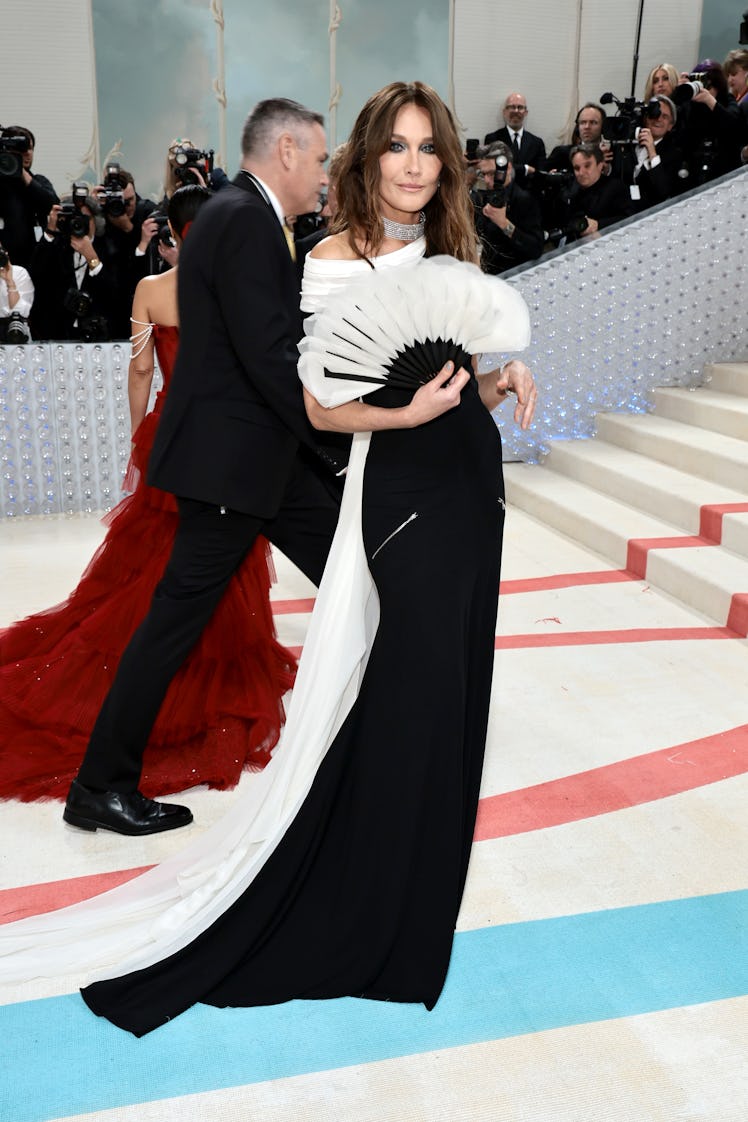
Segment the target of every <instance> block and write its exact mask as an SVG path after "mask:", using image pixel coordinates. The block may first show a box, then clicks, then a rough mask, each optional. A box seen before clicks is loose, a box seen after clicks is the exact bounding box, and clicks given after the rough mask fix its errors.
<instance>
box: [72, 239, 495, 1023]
mask: <svg viewBox="0 0 748 1122" xmlns="http://www.w3.org/2000/svg"><path fill="white" fill-rule="evenodd" d="M400 252H403V253H404V254H407V255H408V256H410V255H411V253H412V249H411V247H407V248H406V250H405V251H400ZM388 257H390V258H394V257H396V255H395V254H393V255H388ZM380 260H381V259H380ZM314 263H315V262H314V261H313V262H312V265H314ZM392 263H393V264H394V262H392ZM318 264H321V265H323V266H325V265H329V264H330V263H328V262H322V263H320V262H318ZM334 264H336V265H340V264H341V263H339V262H336V263H334ZM345 264H346V265H349V264H350V265H351V266H354V265H355V266H358V265H359V264H360V263H358V262H354V263H348V262H346V263H345ZM387 264H390V261H388V262H387ZM364 268H368V266H366V265H365V264H364ZM368 400H370V401H371V403H372V404H377V405H382V406H395V405H402V404H404V403H405V402H406V401H407V396H405V397H404V396H403V393H402V391H393V390H391V389H389V388H386V389H383V390H379V391H377V392H375V393H374V394H373V395H371V396H370V398H369V399H368ZM503 514H504V503H503V482H502V471H501V443H500V437H499V434H498V431H497V429H496V425H495V423H494V421H493V420H492V418H491V416H490V415H489V413H488V412H487V411H486V409H485V408H484V406H483V405H482V403H481V401H480V398H479V395H478V392H477V384H476V382H475V380H471V382H470V383H469V384H468V385H467V386H466V388H465V389H464V390H463V393H462V400H461V403H460V405H459V406H458V407H457V408H456V409H454V410H452V411H451V412H449V413H447V414H445V415H444V416H442V417H440V418H438V419H437V420H435V421H432V422H431V423H429V424H427V425H423V426H422V427H420V428H417V429H411V430H393V431H387V432H378V433H374V434H373V435H372V438H371V443H370V447H369V451H368V458H367V460H366V466H365V475H364V482H363V502H362V531H363V541H364V545H365V549H366V557H367V561H368V565H369V569H370V572H371V574H372V577H373V579H374V582H375V585H376V589H377V592H378V595H379V600H380V610H381V617H380V623H379V628H378V630H377V632H376V637H375V639H374V643H373V646H372V648H371V652H370V655H369V660H368V663H367V666H366V672H365V675H364V677H363V681H362V683H361V687H360V690H359V693H358V696H357V699H356V701H355V703H354V705H353V708H352V709H351V711H350V712H349V714H348V716H347V718H346V719H345V721H344V723H343V725H342V727H341V728H340V731H339V732H338V734H337V735H336V736H335V738H334V740H333V742H332V745H331V746H330V748H329V750H328V751H327V754H326V755H325V757H324V759H323V760H322V763H321V764H320V766H319V769H318V770H317V772H316V775H315V778H314V780H313V782H312V786H311V789H310V790H309V793H308V795H307V796H306V798H305V799H304V801H303V802H302V804H301V807H300V809H299V811H298V813H297V814H296V816H295V817H294V818H293V821H292V822H291V824H290V826H289V827H288V829H287V830H286V832H285V833H284V834H283V836H282V837H281V839H280V841H279V843H278V844H277V847H276V848H275V850H274V852H272V854H271V855H270V857H269V858H268V860H267V861H266V863H265V864H264V866H263V867H262V868H261V870H260V872H259V873H258V874H257V876H256V877H255V879H254V880H253V881H252V883H251V884H250V885H249V886H248V887H247V888H246V889H245V891H244V892H243V894H242V895H241V896H240V897H239V898H238V899H237V900H236V901H235V902H234V903H233V904H231V905H230V906H229V907H228V909H227V910H226V911H225V912H224V913H223V914H222V915H221V916H220V917H219V918H218V919H216V920H215V922H213V923H212V924H211V925H210V926H209V927H207V929H206V930H204V931H203V932H202V934H200V935H198V936H197V937H196V938H195V939H194V940H193V941H192V942H190V943H189V944H188V945H187V946H186V947H184V948H183V949H181V950H179V951H177V952H176V953H174V954H172V955H170V956H169V957H166V958H164V959H162V960H161V961H159V962H157V963H156V964H155V965H152V966H148V967H146V968H144V969H140V970H136V971H135V972H133V973H129V974H126V975H124V976H123V977H119V978H114V979H110V980H106V981H101V982H95V983H94V984H92V985H90V986H88V987H87V988H86V989H84V990H83V996H84V998H85V1000H86V1002H87V1003H88V1005H89V1006H90V1008H91V1009H92V1010H93V1011H94V1012H96V1013H98V1014H100V1015H102V1016H105V1017H107V1018H109V1020H111V1021H112V1022H113V1023H114V1024H116V1025H119V1026H121V1027H123V1028H126V1029H128V1030H130V1031H131V1032H133V1033H135V1034H136V1035H138V1036H139V1035H142V1034H144V1033H147V1032H149V1031H150V1030H152V1029H154V1028H156V1027H157V1026H159V1025H161V1024H163V1023H164V1022H165V1021H167V1020H168V1019H170V1018H173V1017H174V1016H175V1015H177V1014H178V1013H180V1012H182V1011H183V1010H185V1009H187V1008H188V1007H189V1006H190V1005H192V1004H194V1003H196V1002H203V1003H206V1004H209V1005H214V1006H249V1005H261V1004H271V1003H276V1002H281V1001H286V1000H289V999H291V998H328V997H339V996H360V997H369V998H379V999H387V1000H393V1001H404V1002H423V1003H424V1004H425V1005H426V1007H427V1008H429V1009H430V1008H432V1007H433V1005H434V1004H435V1002H436V1001H437V999H438V997H439V994H440V992H441V989H442V986H443V984H444V979H445V976H446V972H447V967H448V964H449V957H450V952H451V947H452V939H453V934H454V928H455V922H456V919H457V913H458V910H459V906H460V900H461V897H462V891H463V886H464V883H465V877H466V873H467V866H468V858H469V854H470V846H471V841H472V835H473V828H474V823H475V814H476V808H477V801H478V794H479V786H480V778H481V769H482V762H483V751H484V744H485V738H486V727H487V719H488V705H489V696H490V690H491V677H492V671H493V658H494V635H495V623H496V606H497V597H498V588H499V566H500V556H501V535H502V527H503ZM280 752H281V753H282V752H283V742H282V743H281V747H280Z"/></svg>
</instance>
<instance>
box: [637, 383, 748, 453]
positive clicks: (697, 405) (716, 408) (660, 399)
mask: <svg viewBox="0 0 748 1122" xmlns="http://www.w3.org/2000/svg"><path fill="white" fill-rule="evenodd" d="M654 399H655V413H656V415H657V416H658V417H667V418H669V419H670V420H671V421H682V422H683V424H685V425H696V426H697V427H699V428H703V429H709V430H710V432H718V433H721V434H722V435H723V436H732V437H735V439H736V440H746V441H748V396H746V397H742V396H740V395H739V394H734V393H728V392H725V391H718V390H713V389H712V388H711V386H710V387H709V388H706V389H705V388H703V387H702V388H701V389H694V390H683V389H657V390H655V393H654Z"/></svg>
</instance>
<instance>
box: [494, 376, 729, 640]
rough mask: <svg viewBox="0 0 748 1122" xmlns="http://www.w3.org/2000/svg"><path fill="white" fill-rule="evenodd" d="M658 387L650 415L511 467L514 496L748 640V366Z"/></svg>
mask: <svg viewBox="0 0 748 1122" xmlns="http://www.w3.org/2000/svg"><path fill="white" fill-rule="evenodd" d="M705 379H706V384H705V385H704V386H702V387H700V388H698V389H695V390H683V389H658V390H656V391H655V412H654V413H652V414H649V415H647V416H641V415H633V414H613V413H604V414H599V415H598V417H597V437H596V438H595V439H594V440H578V441H568V442H559V443H555V444H554V445H553V447H552V449H551V452H550V454H549V456H548V457H547V458H546V460H545V462H544V463H543V465H542V466H539V465H535V464H507V465H505V469H504V470H505V478H506V491H507V501H508V503H509V504H510V505H513V506H515V507H518V508H520V509H521V510H523V511H525V512H526V513H527V514H530V515H532V516H533V517H535V518H537V519H539V520H540V521H542V522H545V523H546V524H547V525H549V526H552V527H553V529H555V530H558V531H560V532H561V533H563V534H565V535H566V536H567V537H570V538H573V539H574V540H576V541H578V542H580V543H581V544H582V545H584V546H586V547H587V548H589V549H592V550H594V551H595V552H597V553H599V554H602V555H603V556H604V557H606V558H608V559H609V560H610V561H611V562H612V563H613V564H614V565H615V566H617V567H619V568H622V569H629V570H630V571H632V572H634V573H636V575H637V576H639V577H641V578H643V579H646V580H647V581H648V582H649V583H650V584H652V585H654V586H655V587H657V588H659V589H661V590H662V591H664V592H666V593H668V594H669V595H671V596H674V597H676V598H677V599H679V600H681V601H683V602H684V603H685V604H687V605H688V606H689V607H691V608H693V609H694V610H695V611H697V612H700V613H702V614H703V615H705V616H707V617H709V618H710V619H712V620H715V621H716V622H717V623H719V624H721V625H723V626H727V627H729V628H730V629H731V630H733V631H736V632H737V633H738V634H740V635H746V634H748V363H721V364H716V365H712V366H707V367H706V368H705Z"/></svg>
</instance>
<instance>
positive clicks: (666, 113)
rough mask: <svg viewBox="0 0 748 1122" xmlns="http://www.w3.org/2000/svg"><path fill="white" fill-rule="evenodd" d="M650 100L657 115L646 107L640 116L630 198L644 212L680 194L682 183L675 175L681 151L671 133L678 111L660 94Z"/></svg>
mask: <svg viewBox="0 0 748 1122" xmlns="http://www.w3.org/2000/svg"><path fill="white" fill-rule="evenodd" d="M651 100H652V101H656V102H657V103H658V106H659V113H655V112H653V111H652V110H653V108H654V107H653V106H650V111H649V112H648V113H646V114H645V116H644V117H643V120H642V126H641V128H640V129H638V130H637V137H636V139H637V141H638V143H637V146H636V149H635V153H634V155H635V159H636V163H635V165H634V172H633V191H632V198H633V199H634V201H635V202H636V205H637V209H638V210H646V209H647V207H650V206H655V205H656V204H657V203H662V202H664V201H665V199H671V198H672V197H673V196H674V195H678V194H680V192H681V191H682V190H683V182H684V181H683V179H681V178H680V174H679V173H680V170H681V167H682V165H683V151H682V150H681V148H680V147H679V145H678V142H677V139H676V137H675V134H674V132H673V130H674V128H675V124H676V121H677V119H678V110H677V109H676V108H675V105H674V103H673V102H672V101H671V100H670V98H669V97H665V95H664V94H659V95H655V97H654V98H652V99H651Z"/></svg>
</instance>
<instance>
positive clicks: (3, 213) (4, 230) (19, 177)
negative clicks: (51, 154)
mask: <svg viewBox="0 0 748 1122" xmlns="http://www.w3.org/2000/svg"><path fill="white" fill-rule="evenodd" d="M2 134H3V137H4V138H6V139H9V140H11V141H13V142H14V143H16V144H17V145H18V148H19V151H18V156H19V158H20V163H19V166H18V172H17V174H11V175H8V174H7V173H6V174H4V175H2V176H0V238H2V241H3V245H4V246H5V248H6V249H7V251H8V254H9V255H10V259H11V261H12V262H13V264H14V265H23V266H24V267H25V268H28V266H29V262H30V261H31V255H32V253H33V252H34V246H35V245H36V240H37V231H38V232H39V233H41V231H42V230H43V229H44V227H45V226H46V224H47V215H48V214H49V212H50V210H51V209H52V207H53V206H54V204H55V203H58V202H59V201H60V200H59V199H58V198H57V194H56V193H55V189H54V187H53V186H52V184H51V183H50V182H49V180H48V179H47V178H46V176H44V175H39V174H37V172H35V171H32V170H31V167H32V164H33V162H34V149H35V148H36V138H35V137H34V134H33V132H32V131H31V129H27V128H24V127H23V126H22V125H10V126H9V127H6V128H4V129H3V130H2ZM24 141H25V143H26V147H25V149H23V151H20V148H21V146H22V145H23V143H24ZM12 163H13V161H12V160H11V164H12Z"/></svg>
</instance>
